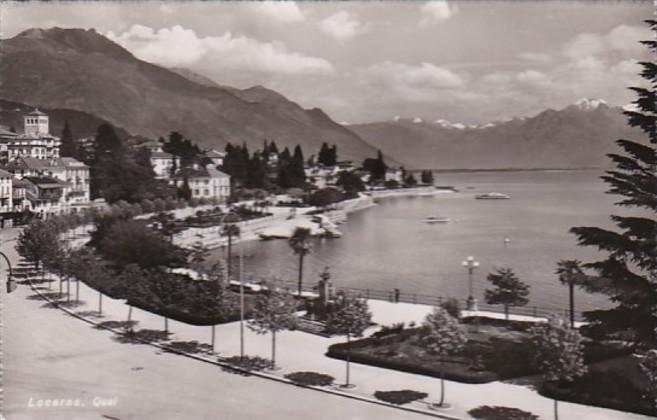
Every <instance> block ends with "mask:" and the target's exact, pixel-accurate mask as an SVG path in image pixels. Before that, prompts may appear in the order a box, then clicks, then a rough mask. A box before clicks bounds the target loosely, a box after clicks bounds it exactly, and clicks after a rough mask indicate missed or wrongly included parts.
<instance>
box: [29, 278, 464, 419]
mask: <svg viewBox="0 0 657 420" xmlns="http://www.w3.org/2000/svg"><path fill="white" fill-rule="evenodd" d="M27 281H28V283H29V285H30V288H31V289H32V290H33V291H34V292H35V293H36V294H38V295H39V296H40V297H41V298H42V299H43V300H44V301H46V302H48V303H49V304H51V305H53V307H55V308H57V309H59V310H61V311H63V312H64V313H66V314H68V315H70V316H72V317H73V318H77V319H79V320H81V321H83V322H86V323H87V324H90V325H93V326H94V327H96V328H98V329H103V330H106V331H110V332H112V333H114V334H116V335H120V336H123V337H129V338H130V339H132V340H135V341H138V342H140V343H142V344H146V345H149V346H151V347H155V348H157V349H160V350H163V351H165V352H168V353H174V354H178V355H180V356H184V357H187V358H190V359H194V360H198V361H200V362H204V363H208V364H212V365H215V366H219V367H222V368H225V369H230V370H233V371H235V372H239V373H243V374H246V375H252V376H256V377H259V378H262V379H269V380H271V381H275V382H279V383H282V384H286V385H291V386H297V387H300V388H306V389H309V390H314V391H319V392H323V393H325V394H331V395H335V396H339V397H343V398H349V399H352V400H357V401H362V402H366V403H370V404H376V405H380V406H383V407H388V408H393V409H397V410H401V411H406V412H410V413H415V414H423V415H426V416H430V417H435V418H439V419H446V420H464V418H463V417H456V416H450V415H447V414H440V413H437V412H435V411H433V410H431V411H430V410H425V409H421V408H415V407H404V406H400V405H395V404H390V403H387V402H385V401H380V400H377V399H375V398H370V397H366V396H363V395H356V394H350V393H347V392H343V391H339V390H337V389H333V388H325V387H319V386H313V385H304V384H299V383H296V382H292V381H290V380H289V379H286V378H282V377H279V376H275V375H270V374H268V373H265V372H258V371H250V370H246V369H243V368H240V367H238V366H234V365H231V364H229V363H226V362H222V361H219V360H214V359H210V358H208V357H203V356H199V355H196V354H191V353H186V352H183V351H180V350H176V349H172V348H169V347H167V346H166V345H162V344H159V343H154V342H150V341H147V340H143V339H140V338H138V337H132V336H130V335H129V334H128V333H126V332H125V331H122V330H120V329H117V328H113V327H108V326H106V325H102V324H101V323H99V322H96V321H94V320H92V319H89V318H87V317H84V316H82V315H80V314H78V313H76V312H74V311H73V310H71V309H69V308H66V307H64V306H61V305H59V304H58V303H57V302H56V301H54V300H52V299H50V298H49V297H47V296H46V295H44V294H43V293H41V290H39V289H38V288H36V286H35V285H34V283H33V282H32V279H31V278H30V277H28V278H27Z"/></svg>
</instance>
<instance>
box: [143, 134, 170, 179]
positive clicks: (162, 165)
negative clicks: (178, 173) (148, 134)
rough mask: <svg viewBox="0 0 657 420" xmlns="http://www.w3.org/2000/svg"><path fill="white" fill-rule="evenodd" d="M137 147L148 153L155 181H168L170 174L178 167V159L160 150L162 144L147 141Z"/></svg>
mask: <svg viewBox="0 0 657 420" xmlns="http://www.w3.org/2000/svg"><path fill="white" fill-rule="evenodd" d="M139 147H143V148H146V149H148V152H149V153H150V160H151V167H152V168H153V172H155V178H157V179H170V178H171V174H172V173H173V172H174V171H175V170H176V168H179V167H180V158H179V157H178V156H176V155H172V154H171V153H167V152H165V151H164V150H163V149H162V143H160V142H158V141H149V142H147V143H142V144H140V145H139Z"/></svg>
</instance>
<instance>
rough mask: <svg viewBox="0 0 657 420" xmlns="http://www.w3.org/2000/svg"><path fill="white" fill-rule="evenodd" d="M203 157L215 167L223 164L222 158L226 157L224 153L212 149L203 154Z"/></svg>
mask: <svg viewBox="0 0 657 420" xmlns="http://www.w3.org/2000/svg"><path fill="white" fill-rule="evenodd" d="M205 157H206V158H208V159H210V161H211V162H212V164H213V165H214V166H215V167H217V166H221V165H223V164H224V158H225V157H226V153H224V152H219V151H217V150H214V149H212V150H210V151H208V152H205Z"/></svg>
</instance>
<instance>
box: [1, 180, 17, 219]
mask: <svg viewBox="0 0 657 420" xmlns="http://www.w3.org/2000/svg"><path fill="white" fill-rule="evenodd" d="M12 181H13V175H12V174H11V173H9V172H7V171H3V170H2V169H0V213H8V212H11V211H12V210H13V206H14V200H13V189H12Z"/></svg>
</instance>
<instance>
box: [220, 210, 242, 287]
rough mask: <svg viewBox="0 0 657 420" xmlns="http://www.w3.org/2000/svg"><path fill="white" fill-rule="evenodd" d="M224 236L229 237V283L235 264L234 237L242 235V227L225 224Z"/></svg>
mask: <svg viewBox="0 0 657 420" xmlns="http://www.w3.org/2000/svg"><path fill="white" fill-rule="evenodd" d="M221 233H222V235H224V236H227V237H228V257H227V258H226V260H227V261H228V267H227V268H228V281H230V279H231V274H232V272H233V270H232V264H233V236H239V235H240V227H239V226H237V225H234V224H232V223H231V224H225V225H224V227H223V231H222V232H221Z"/></svg>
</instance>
